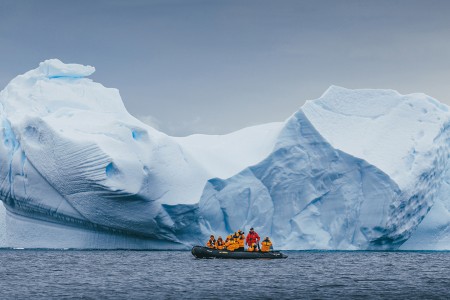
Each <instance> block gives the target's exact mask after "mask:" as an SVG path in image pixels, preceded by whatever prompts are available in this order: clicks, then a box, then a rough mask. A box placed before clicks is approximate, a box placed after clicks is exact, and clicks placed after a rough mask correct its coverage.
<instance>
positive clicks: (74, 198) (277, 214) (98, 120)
mask: <svg viewBox="0 0 450 300" xmlns="http://www.w3.org/2000/svg"><path fill="white" fill-rule="evenodd" d="M94 71H95V68H94V67H91V66H82V65H77V64H64V63H62V62H61V61H59V60H57V59H52V60H47V61H45V62H42V63H41V64H40V65H39V67H38V68H37V69H34V70H31V71H29V72H27V73H25V74H23V75H20V76H17V77H16V78H15V79H13V80H12V81H11V82H10V83H9V84H8V85H7V87H6V88H5V89H4V90H3V91H1V92H0V121H1V137H2V140H3V143H1V144H0V158H1V160H2V164H1V165H0V182H1V184H0V198H1V200H2V201H3V204H4V208H3V206H2V205H0V247H51V248H68V247H72V248H146V249H166V248H170V249H179V248H187V247H189V246H190V245H192V244H197V243H200V242H203V240H204V239H205V238H206V237H207V236H208V235H209V234H210V233H211V232H214V233H216V234H222V235H225V234H227V233H229V232H231V231H236V230H237V229H243V230H244V231H248V229H249V228H250V227H255V229H256V230H257V231H258V232H259V233H260V234H261V235H264V236H266V235H268V236H271V237H272V239H273V241H274V244H275V247H276V248H281V249H398V248H400V249H450V229H449V228H450V197H449V196H448V195H449V192H450V171H449V170H448V169H449V168H448V161H449V159H448V158H449V149H448V145H449V130H448V128H449V120H450V112H449V110H448V107H447V106H446V105H444V104H441V103H439V102H438V101H437V100H434V99H432V98H431V97H428V96H426V95H424V94H410V95H401V94H399V93H397V92H396V91H392V90H369V89H366V90H348V89H344V88H340V87H335V86H332V87H330V88H329V89H328V90H327V91H326V92H325V93H324V94H323V95H322V96H321V97H320V98H319V99H316V100H313V101H307V103H306V104H305V105H304V106H303V107H302V108H301V109H300V110H299V111H298V112H296V113H295V114H294V115H293V116H291V117H290V118H288V119H287V120H286V121H285V122H277V123H269V124H263V125H258V126H253V127H249V128H244V129H242V130H239V131H236V132H233V133H230V134H227V135H221V136H219V135H191V136H187V137H170V136H167V135H166V134H164V133H162V132H159V131H157V130H155V129H154V128H152V127H150V126H148V125H146V124H144V123H142V122H140V121H139V120H137V119H136V118H134V117H133V116H131V115H130V114H129V113H128V112H127V110H126V108H125V106H124V104H123V102H122V100H121V98H120V95H119V92H118V91H117V90H116V89H112V88H106V87H104V86H102V85H101V84H99V83H96V82H93V81H92V80H91V79H89V78H87V77H88V76H89V75H91V74H92V73H93V72H94ZM5 208H6V210H5Z"/></svg>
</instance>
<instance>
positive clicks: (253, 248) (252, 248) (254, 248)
mask: <svg viewBox="0 0 450 300" xmlns="http://www.w3.org/2000/svg"><path fill="white" fill-rule="evenodd" d="M247 251H248V252H256V251H258V247H257V246H256V243H253V245H251V246H250V247H248V248H247Z"/></svg>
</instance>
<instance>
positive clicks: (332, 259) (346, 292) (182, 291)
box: [0, 249, 450, 300]
mask: <svg viewBox="0 0 450 300" xmlns="http://www.w3.org/2000/svg"><path fill="white" fill-rule="evenodd" d="M286 254H288V255H289V258H287V259H285V260H219V259H211V260H204V259H195V258H194V257H193V256H192V255H191V253H190V252H187V251H76V250H66V251H63V250H60V251H56V250H9V249H4V250H0V298H1V299H200V298H202V299H239V298H240V299H255V300H256V299H350V298H352V299H353V298H355V299H450V252H321V251H312V252H310V251H300V252H286Z"/></svg>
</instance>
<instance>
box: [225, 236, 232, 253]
mask: <svg viewBox="0 0 450 300" xmlns="http://www.w3.org/2000/svg"><path fill="white" fill-rule="evenodd" d="M225 248H226V249H227V250H228V251H234V242H233V239H232V237H231V235H229V236H227V239H226V240H225Z"/></svg>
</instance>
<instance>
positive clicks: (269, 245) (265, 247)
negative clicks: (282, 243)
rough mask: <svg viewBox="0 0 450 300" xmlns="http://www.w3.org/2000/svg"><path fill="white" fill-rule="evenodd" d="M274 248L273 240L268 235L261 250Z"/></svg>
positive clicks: (266, 250) (267, 250)
mask: <svg viewBox="0 0 450 300" xmlns="http://www.w3.org/2000/svg"><path fill="white" fill-rule="evenodd" d="M271 248H272V242H271V241H270V239H269V237H268V236H266V237H265V238H264V240H263V241H262V243H261V252H269V251H270V250H271Z"/></svg>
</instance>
